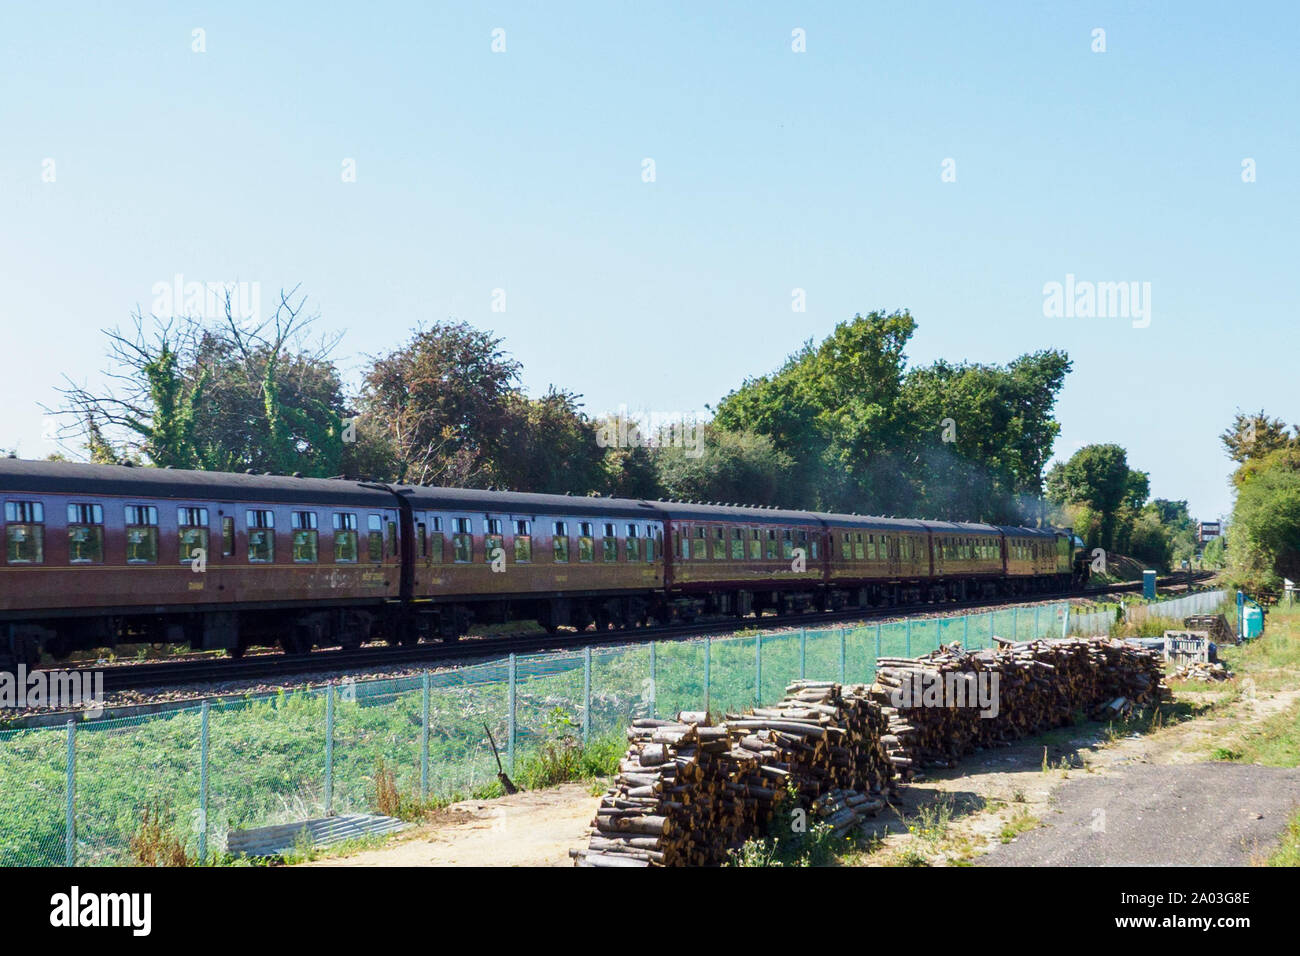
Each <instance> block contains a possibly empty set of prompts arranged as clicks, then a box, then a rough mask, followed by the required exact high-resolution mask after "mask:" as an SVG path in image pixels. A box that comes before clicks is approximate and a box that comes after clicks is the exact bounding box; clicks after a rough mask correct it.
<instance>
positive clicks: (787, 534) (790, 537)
mask: <svg viewBox="0 0 1300 956" xmlns="http://www.w3.org/2000/svg"><path fill="white" fill-rule="evenodd" d="M781 557H783V558H786V559H787V560H788V559H790V558H793V557H794V532H793V531H789V530H786V531H783V532H782V533H781Z"/></svg>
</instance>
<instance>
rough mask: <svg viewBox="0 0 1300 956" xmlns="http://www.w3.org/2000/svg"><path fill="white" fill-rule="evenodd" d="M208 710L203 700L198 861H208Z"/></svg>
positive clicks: (200, 734) (201, 713) (200, 740)
mask: <svg viewBox="0 0 1300 956" xmlns="http://www.w3.org/2000/svg"><path fill="white" fill-rule="evenodd" d="M208 710H209V704H208V702H207V701H206V700H205V701H204V702H203V708H202V710H201V711H200V720H199V863H200V864H203V863H206V862H208Z"/></svg>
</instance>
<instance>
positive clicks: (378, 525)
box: [366, 515, 384, 562]
mask: <svg viewBox="0 0 1300 956" xmlns="http://www.w3.org/2000/svg"><path fill="white" fill-rule="evenodd" d="M366 555H367V557H369V558H370V560H371V561H375V562H379V561H382V560H384V519H383V518H381V517H380V516H379V515H369V516H368V517H367V518H366Z"/></svg>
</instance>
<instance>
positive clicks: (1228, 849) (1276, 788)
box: [979, 762, 1300, 866]
mask: <svg viewBox="0 0 1300 956" xmlns="http://www.w3.org/2000/svg"><path fill="white" fill-rule="evenodd" d="M1297 805H1300V769H1282V768H1278V767H1260V766H1254V765H1249V764H1230V763H1220V762H1212V763H1198V764H1183V765H1181V766H1159V765H1155V764H1133V765H1130V766H1127V767H1124V768H1122V769H1120V770H1118V771H1116V772H1114V773H1111V774H1107V775H1104V776H1084V777H1081V778H1076V779H1072V780H1071V781H1070V782H1069V784H1068V785H1067V786H1063V787H1060V788H1058V789H1057V790H1056V792H1055V793H1054V794H1053V796H1052V800H1051V803H1050V811H1051V812H1048V813H1047V814H1045V815H1044V818H1043V823H1044V825H1043V826H1042V827H1040V828H1038V829H1036V830H1032V831H1030V832H1028V833H1025V834H1023V835H1022V836H1021V837H1020V838H1019V839H1017V840H1015V841H1014V842H1012V843H1008V844H1005V845H998V846H995V847H994V848H993V849H992V850H990V851H989V853H988V854H987V855H985V856H983V857H981V858H980V859H979V865H980V866H1170V865H1174V866H1249V865H1251V863H1252V862H1255V861H1256V860H1258V859H1260V858H1261V857H1266V856H1267V855H1268V853H1269V851H1270V850H1271V849H1272V848H1273V847H1275V846H1276V845H1277V842H1278V840H1279V838H1280V836H1281V834H1282V831H1283V830H1284V829H1285V828H1286V823H1287V820H1288V819H1289V817H1290V815H1291V813H1292V812H1293V811H1294V810H1295V808H1296V807H1297Z"/></svg>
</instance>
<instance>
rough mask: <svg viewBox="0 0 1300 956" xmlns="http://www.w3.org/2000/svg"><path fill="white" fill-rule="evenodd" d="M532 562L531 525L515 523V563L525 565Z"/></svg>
mask: <svg viewBox="0 0 1300 956" xmlns="http://www.w3.org/2000/svg"><path fill="white" fill-rule="evenodd" d="M531 560H533V523H532V522H531V521H516V522H515V563H516V564H527V563H528V562H529V561H531Z"/></svg>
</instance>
